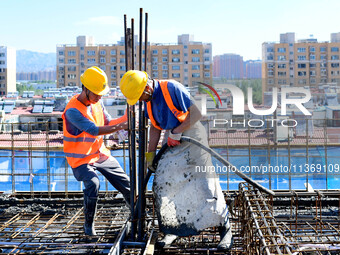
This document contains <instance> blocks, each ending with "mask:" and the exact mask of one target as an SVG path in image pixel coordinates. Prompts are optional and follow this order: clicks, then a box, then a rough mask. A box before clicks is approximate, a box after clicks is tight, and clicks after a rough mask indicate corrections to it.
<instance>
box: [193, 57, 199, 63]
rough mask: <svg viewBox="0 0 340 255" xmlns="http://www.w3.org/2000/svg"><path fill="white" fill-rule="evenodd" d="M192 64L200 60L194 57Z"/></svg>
mask: <svg viewBox="0 0 340 255" xmlns="http://www.w3.org/2000/svg"><path fill="white" fill-rule="evenodd" d="M192 62H200V58H198V57H194V58H192Z"/></svg>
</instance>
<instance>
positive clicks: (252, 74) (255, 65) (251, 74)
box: [244, 60, 262, 79]
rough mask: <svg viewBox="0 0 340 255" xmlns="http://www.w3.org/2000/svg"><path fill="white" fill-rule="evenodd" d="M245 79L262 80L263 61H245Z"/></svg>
mask: <svg viewBox="0 0 340 255" xmlns="http://www.w3.org/2000/svg"><path fill="white" fill-rule="evenodd" d="M244 63H245V78H247V79H261V78H262V62H261V60H248V61H245V62H244Z"/></svg>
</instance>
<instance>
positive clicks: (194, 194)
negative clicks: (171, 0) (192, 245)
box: [120, 70, 233, 250]
mask: <svg viewBox="0 0 340 255" xmlns="http://www.w3.org/2000/svg"><path fill="white" fill-rule="evenodd" d="M120 89H121V92H122V93H123V95H124V96H125V97H126V98H127V103H128V104H129V105H134V104H136V103H137V102H138V101H144V102H145V106H146V109H147V111H146V117H148V118H149V119H150V121H151V123H152V125H151V127H150V135H149V137H150V140H149V146H148V152H147V153H146V161H147V164H148V167H149V168H151V166H152V161H153V159H154V157H155V154H156V149H157V145H158V142H159V139H160V136H161V132H162V130H165V131H166V132H165V136H164V137H165V139H164V141H163V143H164V142H167V144H168V146H169V147H170V149H169V150H168V151H167V152H166V153H165V154H164V155H163V156H162V158H161V159H160V160H159V162H158V167H157V171H156V172H155V176H154V182H153V191H154V197H155V205H156V210H157V215H158V222H159V227H160V230H161V231H162V232H163V233H164V234H165V237H164V238H163V239H162V240H160V241H159V242H158V243H157V244H158V245H159V246H160V247H168V246H170V245H171V243H172V242H173V241H174V240H175V239H176V238H177V237H178V236H189V235H196V234H198V233H200V231H202V230H204V229H206V228H208V227H214V226H218V227H219V230H220V235H221V241H220V243H219V244H218V246H217V248H218V249H220V250H230V248H231V246H232V243H233V238H232V233H231V225H230V222H229V217H228V208H227V206H226V203H225V199H224V196H223V193H222V189H221V186H220V183H219V179H218V177H217V175H216V173H215V172H207V171H206V172H197V171H196V170H195V169H197V168H196V166H200V167H204V166H206V167H207V166H212V161H211V155H210V154H208V153H207V152H205V151H204V150H203V149H201V148H200V147H197V146H196V145H193V144H191V143H188V142H183V143H181V142H180V139H181V136H182V134H183V135H185V136H189V137H192V138H194V139H196V140H198V141H200V142H201V143H202V144H203V145H205V146H208V140H207V134H206V130H205V128H204V127H203V125H202V124H201V122H200V119H201V117H202V115H201V112H200V110H199V109H198V108H197V106H196V105H195V102H194V100H193V99H192V98H191V97H190V94H189V92H188V91H187V90H186V88H185V87H184V86H183V85H182V84H180V83H178V82H176V81H174V80H155V79H150V78H149V76H148V74H147V73H145V72H142V71H137V70H130V71H128V72H126V73H125V74H124V76H123V77H122V79H121V81H120Z"/></svg>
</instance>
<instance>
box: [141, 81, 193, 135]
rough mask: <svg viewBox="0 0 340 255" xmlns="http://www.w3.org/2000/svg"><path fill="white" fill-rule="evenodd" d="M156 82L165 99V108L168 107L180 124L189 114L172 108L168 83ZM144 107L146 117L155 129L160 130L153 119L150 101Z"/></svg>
mask: <svg viewBox="0 0 340 255" xmlns="http://www.w3.org/2000/svg"><path fill="white" fill-rule="evenodd" d="M158 82H159V86H160V87H161V91H162V93H163V96H164V99H165V102H166V104H167V106H168V107H169V109H170V111H171V112H172V113H173V115H174V116H175V117H176V118H177V119H178V121H179V122H181V123H182V122H183V121H184V120H185V119H186V117H187V116H188V114H189V112H188V111H187V112H183V111H179V110H178V109H177V108H176V107H175V106H174V103H173V101H172V98H171V96H170V93H169V90H168V81H158ZM146 106H147V111H148V115H149V118H150V121H151V123H152V125H153V126H154V127H155V128H157V129H159V130H162V128H161V127H160V125H158V123H157V122H156V120H155V118H154V117H153V114H152V107H151V101H149V102H147V104H146Z"/></svg>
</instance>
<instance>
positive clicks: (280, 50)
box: [277, 48, 286, 53]
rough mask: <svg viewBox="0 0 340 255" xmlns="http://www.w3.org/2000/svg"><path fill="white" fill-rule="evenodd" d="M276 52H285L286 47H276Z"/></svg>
mask: <svg viewBox="0 0 340 255" xmlns="http://www.w3.org/2000/svg"><path fill="white" fill-rule="evenodd" d="M277 52H281V53H285V52H286V48H277Z"/></svg>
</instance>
